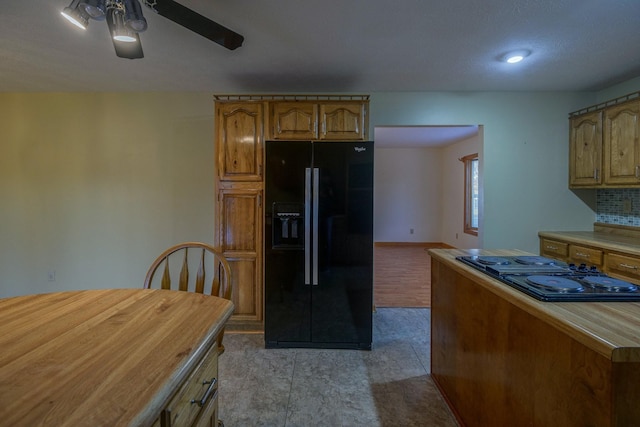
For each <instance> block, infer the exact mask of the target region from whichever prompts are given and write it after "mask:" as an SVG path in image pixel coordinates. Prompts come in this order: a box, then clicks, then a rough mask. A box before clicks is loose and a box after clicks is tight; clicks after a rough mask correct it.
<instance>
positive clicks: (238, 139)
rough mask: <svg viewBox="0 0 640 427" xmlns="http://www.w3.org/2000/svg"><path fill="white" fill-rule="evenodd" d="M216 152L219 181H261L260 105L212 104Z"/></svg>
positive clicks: (262, 133)
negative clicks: (214, 111) (214, 112)
mask: <svg viewBox="0 0 640 427" xmlns="http://www.w3.org/2000/svg"><path fill="white" fill-rule="evenodd" d="M216 134H217V138H216V152H217V168H218V178H219V179H220V180H221V181H262V149H263V148H262V147H263V143H264V131H263V105H262V104H261V103H251V102H244V103H216Z"/></svg>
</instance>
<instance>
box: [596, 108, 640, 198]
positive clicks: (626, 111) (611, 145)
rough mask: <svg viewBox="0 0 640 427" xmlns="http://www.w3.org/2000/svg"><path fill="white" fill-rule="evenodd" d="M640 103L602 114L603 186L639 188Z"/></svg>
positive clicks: (611, 109)
mask: <svg viewBox="0 0 640 427" xmlns="http://www.w3.org/2000/svg"><path fill="white" fill-rule="evenodd" d="M639 135H640V100H633V101H630V102H625V103H623V104H619V105H615V106H612V107H609V108H607V109H606V110H605V113H604V161H605V177H604V182H605V184H611V185H632V186H638V185H640V140H639Z"/></svg>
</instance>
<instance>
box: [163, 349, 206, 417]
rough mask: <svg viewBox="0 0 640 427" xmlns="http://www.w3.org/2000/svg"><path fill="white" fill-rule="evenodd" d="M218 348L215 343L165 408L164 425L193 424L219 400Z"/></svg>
mask: <svg viewBox="0 0 640 427" xmlns="http://www.w3.org/2000/svg"><path fill="white" fill-rule="evenodd" d="M217 394H218V349H217V347H216V345H215V343H214V345H213V346H212V348H211V350H209V352H208V353H207V354H206V355H205V357H204V358H203V360H202V362H201V363H200V365H199V366H198V367H196V369H195V370H194V371H193V373H192V374H191V375H190V376H189V377H188V378H187V380H186V381H185V383H184V385H183V386H182V387H181V388H180V390H179V391H178V393H177V394H176V396H175V397H174V398H173V400H172V401H171V403H169V405H167V407H166V408H165V410H164V414H163V415H164V420H165V421H166V423H163V427H179V426H180V427H182V426H191V425H192V424H193V421H194V420H195V419H196V418H197V417H198V416H199V415H200V414H201V412H205V411H207V412H208V410H209V408H210V403H211V402H212V401H214V400H216V401H217V398H218V396H217Z"/></svg>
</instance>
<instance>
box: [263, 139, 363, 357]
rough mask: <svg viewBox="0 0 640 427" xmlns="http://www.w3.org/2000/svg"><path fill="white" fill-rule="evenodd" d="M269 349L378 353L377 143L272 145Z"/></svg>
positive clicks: (267, 302)
mask: <svg viewBox="0 0 640 427" xmlns="http://www.w3.org/2000/svg"><path fill="white" fill-rule="evenodd" d="M264 227H265V229H264V235H265V346H266V347H267V348H282V347H311V348H347V349H348V348H351V349H364V350H370V349H371V336H372V308H373V142H315V141H314V142H309V141H267V143H266V169H265V221H264Z"/></svg>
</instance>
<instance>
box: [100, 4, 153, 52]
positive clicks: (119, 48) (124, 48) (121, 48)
mask: <svg viewBox="0 0 640 427" xmlns="http://www.w3.org/2000/svg"><path fill="white" fill-rule="evenodd" d="M107 26H108V27H109V34H111V41H112V42H113V47H114V49H115V50H116V55H117V56H119V57H120V58H127V59H138V58H144V54H143V52H142V43H140V36H139V35H138V33H134V37H135V38H136V41H135V42H122V41H118V40H116V39H114V38H113V36H114V33H115V29H116V23H115V21H114V15H113V12H112V11H109V12H108V13H107Z"/></svg>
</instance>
